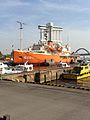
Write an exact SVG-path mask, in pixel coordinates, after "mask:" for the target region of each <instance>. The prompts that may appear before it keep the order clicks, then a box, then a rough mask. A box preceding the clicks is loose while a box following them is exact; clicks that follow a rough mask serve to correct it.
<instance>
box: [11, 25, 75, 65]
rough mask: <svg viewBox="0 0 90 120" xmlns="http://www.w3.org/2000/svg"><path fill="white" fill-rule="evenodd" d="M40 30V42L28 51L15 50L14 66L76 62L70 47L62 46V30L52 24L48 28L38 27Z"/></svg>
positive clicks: (13, 54)
mask: <svg viewBox="0 0 90 120" xmlns="http://www.w3.org/2000/svg"><path fill="white" fill-rule="evenodd" d="M38 28H39V29H40V40H39V42H38V44H33V46H30V47H29V48H28V49H25V50H23V49H18V50H13V53H12V56H13V57H12V59H13V63H14V64H23V63H25V62H26V61H28V63H29V64H34V65H35V64H43V63H51V64H52V63H59V62H60V61H61V62H66V63H70V62H74V57H73V56H72V55H71V50H70V47H69V46H68V45H67V44H66V45H62V41H61V38H60V32H61V31H62V28H60V27H54V26H53V24H52V23H48V24H46V26H40V25H39V26H38Z"/></svg>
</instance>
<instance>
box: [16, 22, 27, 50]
mask: <svg viewBox="0 0 90 120" xmlns="http://www.w3.org/2000/svg"><path fill="white" fill-rule="evenodd" d="M17 23H19V25H20V27H19V29H20V50H22V41H23V25H25V23H22V22H20V21H17Z"/></svg>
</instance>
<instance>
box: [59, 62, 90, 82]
mask: <svg viewBox="0 0 90 120" xmlns="http://www.w3.org/2000/svg"><path fill="white" fill-rule="evenodd" d="M61 77H62V78H63V79H68V80H79V79H83V78H87V77H90V62H87V63H81V64H79V65H77V66H75V67H74V68H73V69H71V70H66V71H65V70H64V72H63V73H62V75H61Z"/></svg>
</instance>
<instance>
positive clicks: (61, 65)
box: [57, 62, 70, 68]
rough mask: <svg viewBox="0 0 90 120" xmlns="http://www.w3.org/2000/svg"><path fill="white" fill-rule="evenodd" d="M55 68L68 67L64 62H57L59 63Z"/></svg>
mask: <svg viewBox="0 0 90 120" xmlns="http://www.w3.org/2000/svg"><path fill="white" fill-rule="evenodd" d="M57 67H61V68H69V67H70V65H69V64H67V63H64V62H59V63H58V64H57Z"/></svg>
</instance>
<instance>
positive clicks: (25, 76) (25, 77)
mask: <svg viewBox="0 0 90 120" xmlns="http://www.w3.org/2000/svg"><path fill="white" fill-rule="evenodd" d="M23 77H24V79H25V83H27V75H26V74H24V76H23Z"/></svg>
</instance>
